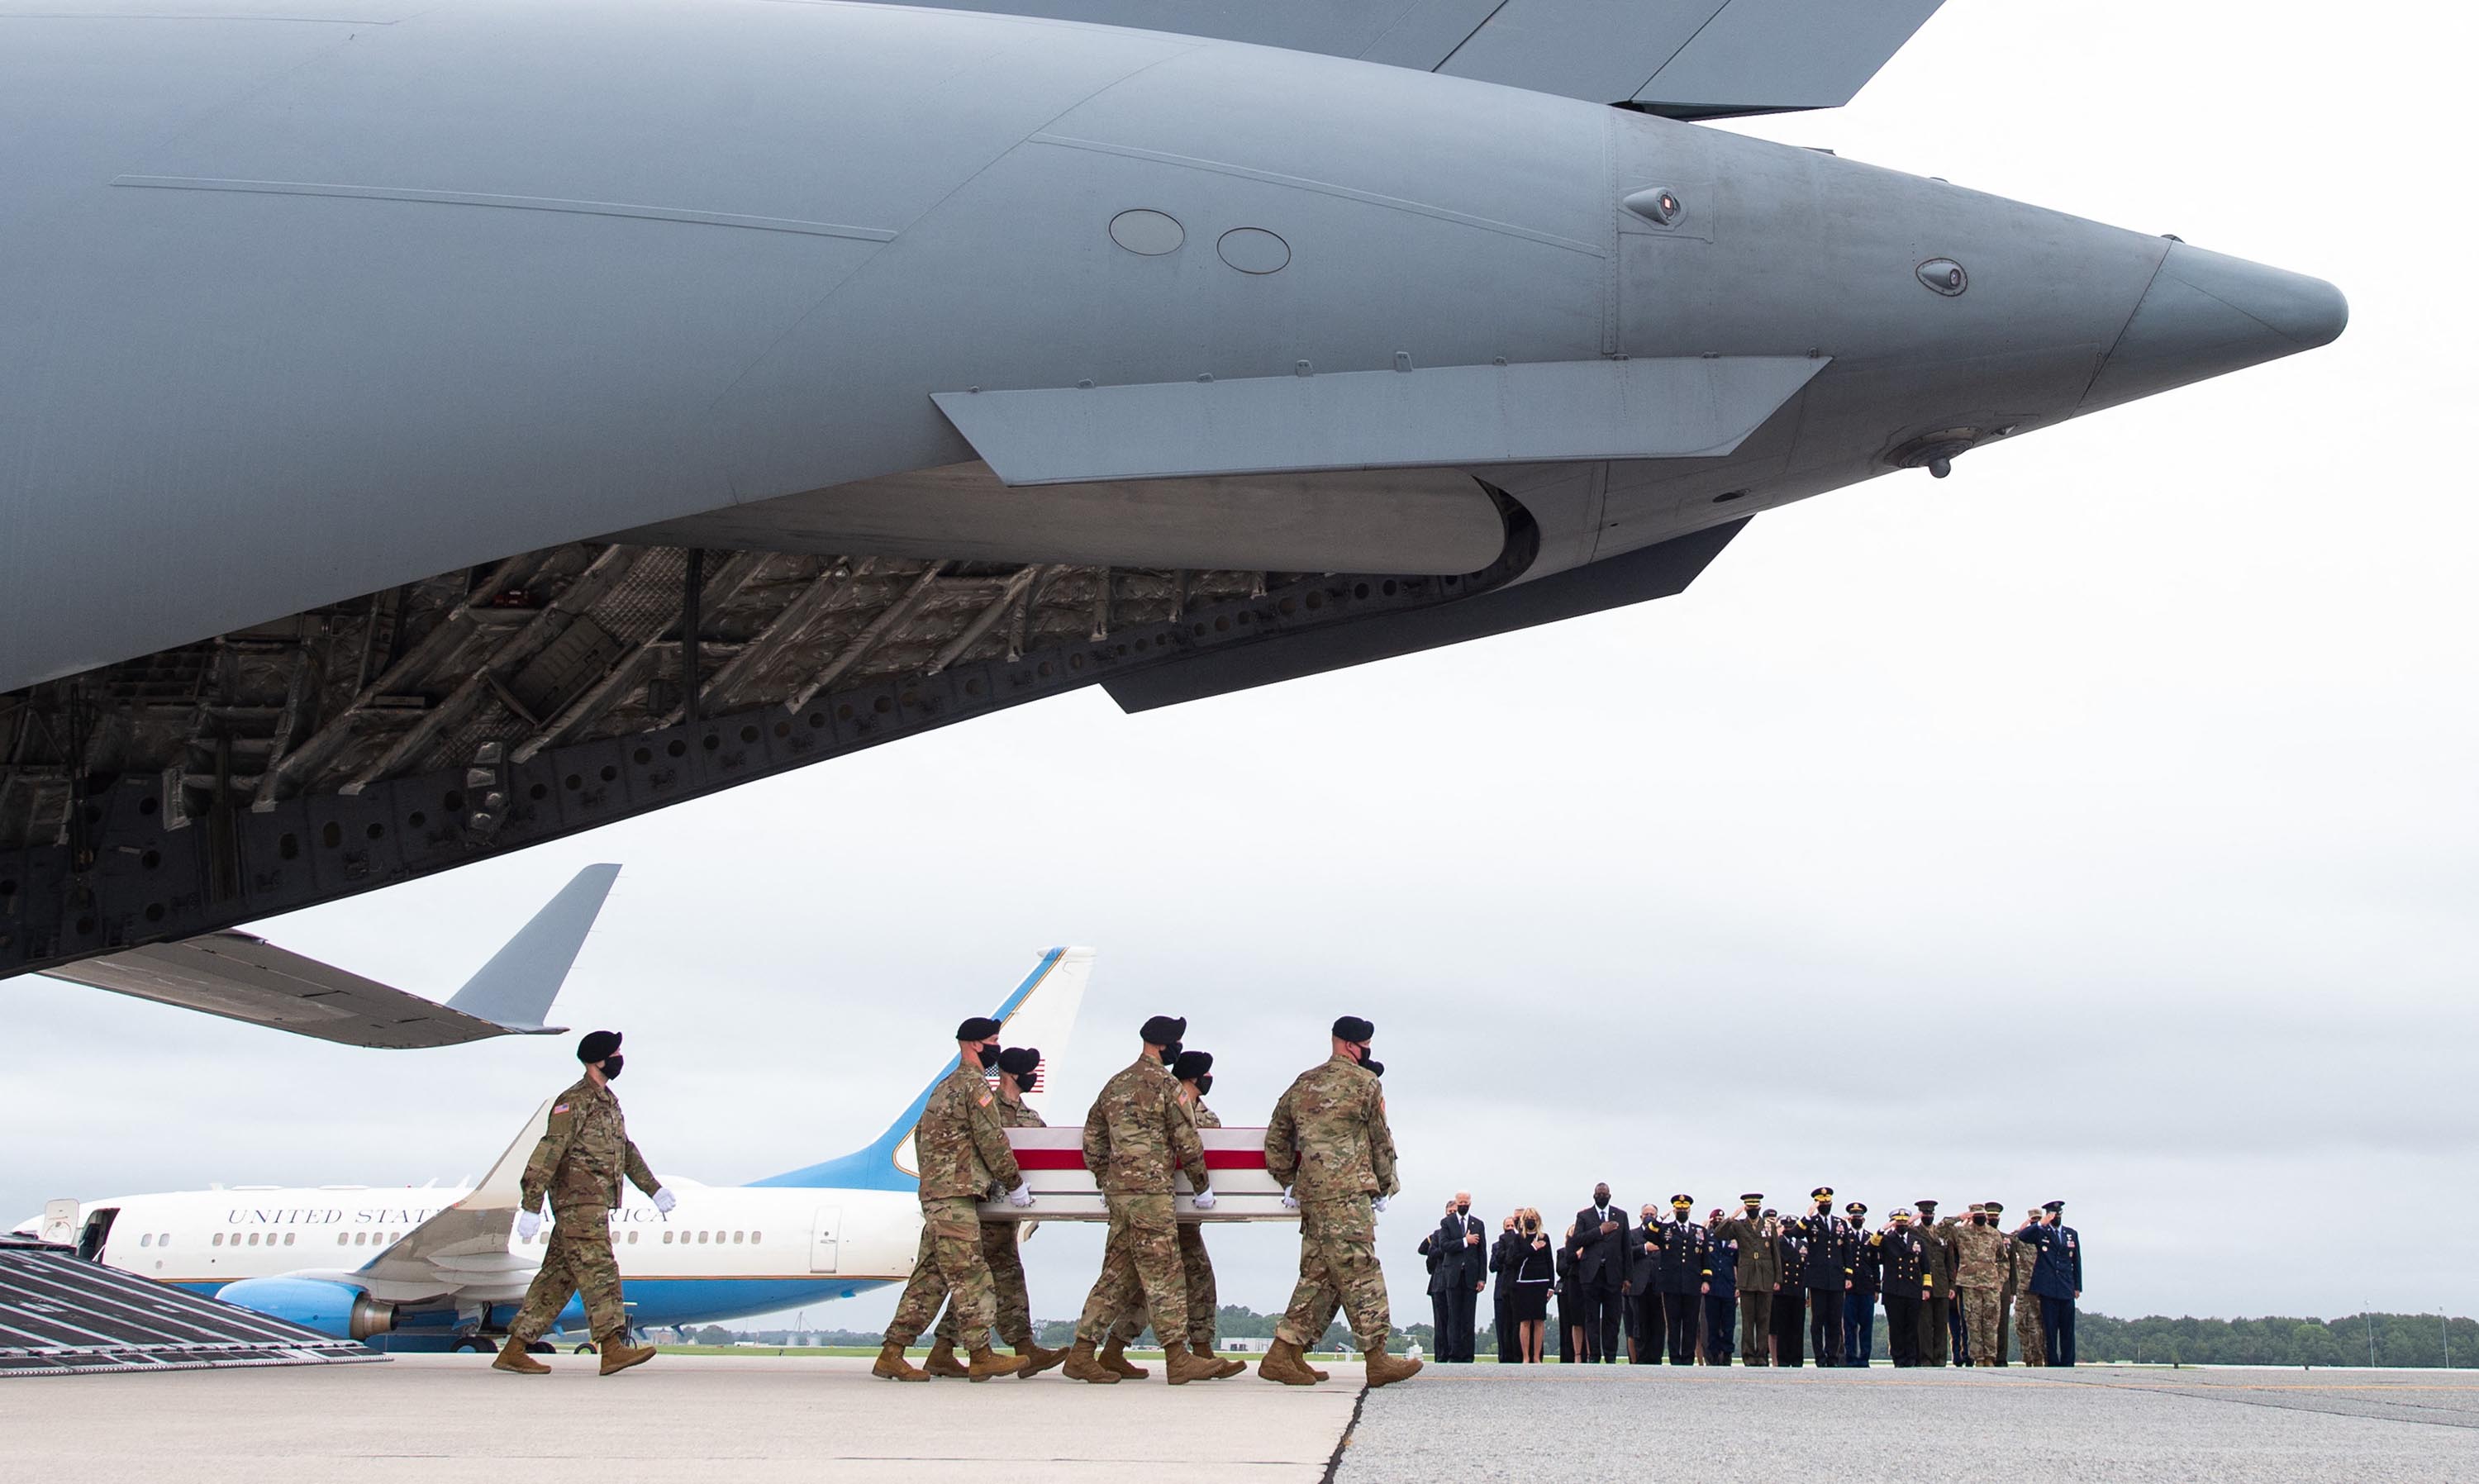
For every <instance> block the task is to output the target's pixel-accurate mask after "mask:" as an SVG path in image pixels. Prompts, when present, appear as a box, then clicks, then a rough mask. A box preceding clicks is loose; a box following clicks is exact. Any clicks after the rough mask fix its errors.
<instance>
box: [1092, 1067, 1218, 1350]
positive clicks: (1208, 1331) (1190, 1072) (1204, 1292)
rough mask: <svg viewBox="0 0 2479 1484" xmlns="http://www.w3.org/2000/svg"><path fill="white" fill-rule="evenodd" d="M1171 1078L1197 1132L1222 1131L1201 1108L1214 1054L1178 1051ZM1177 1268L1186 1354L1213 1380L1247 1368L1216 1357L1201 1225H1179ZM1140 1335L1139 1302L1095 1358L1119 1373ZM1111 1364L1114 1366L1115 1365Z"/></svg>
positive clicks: (1210, 1264)
mask: <svg viewBox="0 0 2479 1484" xmlns="http://www.w3.org/2000/svg"><path fill="white" fill-rule="evenodd" d="M1170 1074H1171V1076H1172V1077H1174V1078H1176V1079H1178V1081H1179V1097H1180V1104H1181V1106H1182V1107H1184V1108H1186V1109H1187V1110H1188V1118H1189V1119H1190V1121H1192V1122H1194V1123H1195V1125H1196V1126H1197V1128H1198V1129H1200V1130H1202V1129H1218V1128H1220V1127H1222V1119H1221V1118H1220V1117H1219V1116H1218V1115H1217V1114H1215V1113H1214V1110H1213V1109H1211V1108H1208V1107H1206V1106H1205V1094H1207V1093H1208V1092H1211V1091H1213V1090H1214V1054H1213V1053H1212V1052H1210V1051H1197V1050H1194V1049H1193V1048H1191V1049H1188V1050H1186V1051H1182V1052H1181V1053H1180V1054H1179V1056H1178V1057H1177V1059H1175V1060H1174V1061H1173V1062H1171V1068H1170ZM1179 1267H1180V1277H1181V1279H1182V1280H1183V1281H1184V1282H1185V1283H1186V1284H1187V1286H1188V1352H1189V1353H1190V1354H1192V1355H1195V1356H1196V1357H1197V1358H1198V1359H1200V1360H1207V1361H1211V1362H1213V1363H1214V1367H1215V1369H1216V1372H1217V1373H1216V1376H1215V1379H1217V1380H1219V1379H1221V1378H1223V1377H1226V1376H1236V1375H1238V1374H1239V1373H1240V1372H1241V1371H1243V1370H1245V1369H1248V1365H1247V1363H1246V1362H1245V1361H1236V1360H1226V1359H1224V1358H1223V1357H1221V1356H1219V1355H1216V1354H1214V1320H1215V1319H1216V1318H1218V1317H1219V1315H1220V1307H1219V1299H1220V1294H1219V1292H1218V1290H1217V1289H1216V1287H1215V1285H1214V1259H1213V1257H1212V1256H1211V1255H1210V1254H1208V1253H1207V1252H1206V1250H1205V1227H1204V1224H1203V1223H1202V1222H1197V1221H1182V1222H1181V1223H1179ZM1144 1331H1145V1306H1144V1304H1143V1303H1142V1302H1141V1301H1138V1302H1135V1303H1131V1304H1130V1305H1129V1306H1128V1309H1127V1312H1126V1313H1125V1314H1122V1315H1120V1316H1119V1322H1118V1323H1116V1324H1114V1325H1112V1327H1111V1343H1110V1344H1109V1345H1108V1346H1106V1347H1105V1348H1104V1349H1103V1351H1102V1353H1101V1354H1100V1355H1098V1356H1096V1357H1095V1359H1097V1360H1099V1361H1100V1362H1101V1363H1102V1364H1103V1365H1105V1366H1110V1367H1111V1368H1112V1369H1120V1367H1121V1366H1125V1365H1126V1363H1127V1357H1126V1355H1125V1354H1124V1353H1123V1352H1124V1351H1125V1350H1126V1348H1127V1347H1128V1346H1129V1345H1131V1344H1133V1343H1136V1340H1137V1336H1138V1335H1141V1334H1143V1333H1144ZM1114 1361H1115V1362H1117V1363H1118V1364H1117V1365H1113V1364H1112V1363H1113V1362H1114ZM1130 1369H1135V1370H1136V1373H1137V1375H1138V1376H1143V1375H1145V1374H1146V1373H1147V1372H1146V1371H1145V1370H1143V1369H1141V1368H1130ZM1120 1374H1122V1375H1125V1374H1127V1370H1124V1369H1120Z"/></svg>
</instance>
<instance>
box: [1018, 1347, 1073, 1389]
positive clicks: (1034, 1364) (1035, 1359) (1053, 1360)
mask: <svg viewBox="0 0 2479 1484" xmlns="http://www.w3.org/2000/svg"><path fill="white" fill-rule="evenodd" d="M1015 1355H1016V1359H1018V1360H1020V1361H1022V1362H1024V1365H1023V1366H1022V1367H1021V1368H1019V1369H1017V1371H1016V1373H1015V1374H1016V1379H1017V1380H1022V1379H1024V1378H1025V1377H1026V1376H1037V1375H1039V1374H1041V1373H1042V1372H1043V1371H1045V1370H1048V1369H1050V1368H1051V1367H1053V1366H1056V1365H1058V1364H1059V1363H1060V1362H1061V1361H1063V1360H1065V1359H1066V1358H1067V1352H1066V1351H1065V1350H1063V1349H1061V1350H1045V1349H1043V1348H1042V1347H1041V1346H1039V1345H1037V1344H1035V1343H1033V1342H1032V1341H1030V1340H1028V1341H1026V1342H1025V1343H1022V1344H1020V1345H1017V1346H1016V1347H1015Z"/></svg>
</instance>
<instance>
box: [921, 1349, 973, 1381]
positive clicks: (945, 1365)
mask: <svg viewBox="0 0 2479 1484" xmlns="http://www.w3.org/2000/svg"><path fill="white" fill-rule="evenodd" d="M921 1369H924V1370H926V1371H928V1372H930V1373H931V1374H932V1375H933V1376H946V1377H948V1378H949V1379H950V1380H971V1379H973V1372H972V1370H971V1369H969V1368H968V1367H966V1366H965V1364H964V1363H963V1362H962V1361H959V1360H958V1359H956V1346H955V1345H954V1344H953V1343H951V1342H948V1341H945V1340H941V1341H939V1342H938V1343H935V1344H933V1345H932V1346H931V1347H930V1353H929V1354H928V1355H926V1356H924V1357H922V1360H921Z"/></svg>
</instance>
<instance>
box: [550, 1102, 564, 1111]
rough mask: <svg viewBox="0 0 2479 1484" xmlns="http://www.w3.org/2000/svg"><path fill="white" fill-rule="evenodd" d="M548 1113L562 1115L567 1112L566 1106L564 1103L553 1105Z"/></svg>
mask: <svg viewBox="0 0 2479 1484" xmlns="http://www.w3.org/2000/svg"><path fill="white" fill-rule="evenodd" d="M550 1111H551V1112H552V1113H566V1112H568V1105H567V1104H566V1103H553V1104H552V1105H551V1109H550Z"/></svg>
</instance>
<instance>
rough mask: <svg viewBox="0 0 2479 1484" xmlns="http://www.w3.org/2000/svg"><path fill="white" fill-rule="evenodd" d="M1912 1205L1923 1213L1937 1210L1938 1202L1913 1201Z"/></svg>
mask: <svg viewBox="0 0 2479 1484" xmlns="http://www.w3.org/2000/svg"><path fill="white" fill-rule="evenodd" d="M1911 1204H1912V1205H1914V1206H1917V1207H1919V1208H1920V1209H1921V1210H1922V1211H1934V1210H1936V1202H1934V1201H1913V1202H1911Z"/></svg>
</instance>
